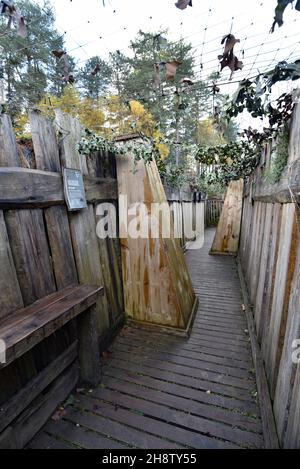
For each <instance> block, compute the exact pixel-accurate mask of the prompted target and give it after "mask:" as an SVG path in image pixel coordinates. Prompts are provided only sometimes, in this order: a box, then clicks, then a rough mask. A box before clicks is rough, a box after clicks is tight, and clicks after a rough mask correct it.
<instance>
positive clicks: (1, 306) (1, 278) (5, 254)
mask: <svg viewBox="0 0 300 469" xmlns="http://www.w3.org/2000/svg"><path fill="white" fill-rule="evenodd" d="M22 307H23V299H22V295H21V290H20V286H19V281H18V277H17V274H16V269H15V265H14V261H13V257H12V253H11V249H10V245H9V240H8V236H7V231H6V225H5V221H4V216H3V212H2V210H0V319H1V318H3V317H4V316H7V315H8V314H9V313H11V312H13V311H16V310H17V309H19V308H22Z"/></svg>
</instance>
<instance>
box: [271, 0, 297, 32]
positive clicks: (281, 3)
mask: <svg viewBox="0 0 300 469" xmlns="http://www.w3.org/2000/svg"><path fill="white" fill-rule="evenodd" d="M289 3H291V4H293V3H294V0H277V6H276V8H275V16H274V22H273V24H272V26H271V30H270V33H274V31H275V26H276V24H278V27H279V28H280V27H281V26H282V25H283V13H284V11H285V9H286V7H287V6H288V4H289ZM295 8H296V10H298V11H300V0H297V2H296V6H295Z"/></svg>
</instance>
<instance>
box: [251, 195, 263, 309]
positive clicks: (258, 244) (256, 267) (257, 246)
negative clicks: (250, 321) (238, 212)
mask: <svg viewBox="0 0 300 469" xmlns="http://www.w3.org/2000/svg"><path fill="white" fill-rule="evenodd" d="M265 216H266V204H264V203H262V202H259V203H258V219H257V229H256V232H255V237H254V250H253V254H252V253H251V256H252V275H251V278H250V291H251V295H250V298H251V302H252V303H253V304H254V303H255V299H256V293H257V285H258V279H259V274H260V261H261V254H262V252H261V251H262V242H263V233H264V227H265Z"/></svg>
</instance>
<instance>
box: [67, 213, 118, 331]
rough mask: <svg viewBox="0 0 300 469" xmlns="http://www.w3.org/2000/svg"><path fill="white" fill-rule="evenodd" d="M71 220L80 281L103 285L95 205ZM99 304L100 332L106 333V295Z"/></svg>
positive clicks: (73, 215)
mask: <svg viewBox="0 0 300 469" xmlns="http://www.w3.org/2000/svg"><path fill="white" fill-rule="evenodd" d="M69 220H70V228H71V236H72V242H73V250H74V255H75V260H76V267H77V273H78V278H79V281H80V282H81V283H88V284H93V285H97V286H99V287H101V286H103V283H104V282H103V274H102V268H101V264H100V256H99V248H98V242H97V237H96V223H95V216H94V208H93V206H92V205H90V206H89V207H88V208H87V209H85V210H82V211H80V212H78V213H72V214H70V218H69ZM97 305H98V308H97V323H98V332H99V334H100V335H105V334H106V333H107V331H108V329H109V316H108V307H107V299H106V296H103V297H102V298H101V299H99V300H98V301H97Z"/></svg>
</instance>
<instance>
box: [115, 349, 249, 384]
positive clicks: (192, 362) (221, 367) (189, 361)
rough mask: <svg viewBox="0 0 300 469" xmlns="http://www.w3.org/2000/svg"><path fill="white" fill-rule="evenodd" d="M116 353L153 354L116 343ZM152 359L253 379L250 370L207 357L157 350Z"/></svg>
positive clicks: (145, 355) (146, 355)
mask: <svg viewBox="0 0 300 469" xmlns="http://www.w3.org/2000/svg"><path fill="white" fill-rule="evenodd" d="M114 351H117V352H121V353H122V352H124V353H131V354H133V356H137V355H138V356H140V357H146V358H147V357H148V356H149V355H150V353H151V348H146V347H143V346H139V347H131V346H128V345H124V344H121V343H115V346H114ZM151 357H152V358H155V359H157V360H161V361H168V362H170V363H176V364H179V365H186V366H190V367H192V368H196V369H201V370H207V371H213V372H216V373H222V371H223V372H225V373H226V374H228V375H229V376H234V377H237V378H242V379H243V378H245V379H249V380H251V379H253V377H252V376H251V374H250V372H249V370H243V369H240V368H237V367H234V366H233V365H232V364H231V365H229V364H225V363H221V364H219V363H214V362H212V361H207V360H206V359H205V357H202V358H200V357H201V355H200V357H198V356H197V355H196V354H195V355H194V356H192V355H190V356H189V357H185V356H179V355H174V354H172V353H169V352H168V351H167V350H166V348H165V349H164V350H156V351H155V352H153V350H152V354H151Z"/></svg>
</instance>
